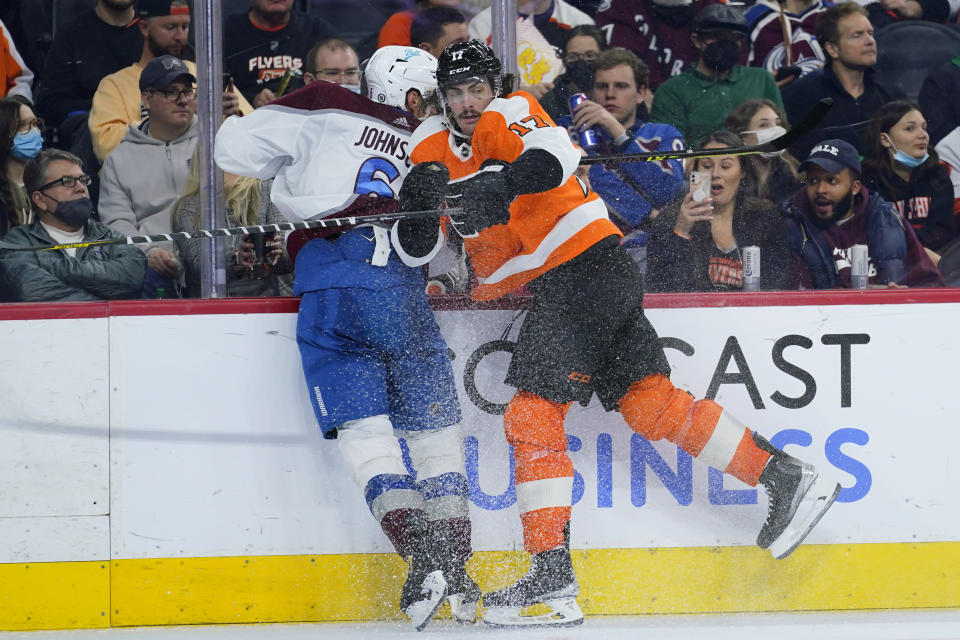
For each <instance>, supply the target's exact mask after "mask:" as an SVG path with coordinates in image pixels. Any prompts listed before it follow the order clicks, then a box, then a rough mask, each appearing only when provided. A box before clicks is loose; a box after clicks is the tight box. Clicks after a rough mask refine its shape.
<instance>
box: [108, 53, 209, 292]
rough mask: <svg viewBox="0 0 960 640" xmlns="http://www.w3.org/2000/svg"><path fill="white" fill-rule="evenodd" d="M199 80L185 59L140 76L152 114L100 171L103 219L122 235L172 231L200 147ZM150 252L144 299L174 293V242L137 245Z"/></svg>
mask: <svg viewBox="0 0 960 640" xmlns="http://www.w3.org/2000/svg"><path fill="white" fill-rule="evenodd" d="M196 80H197V79H196V78H195V77H194V76H193V75H192V74H191V73H190V71H189V70H188V69H187V66H186V65H185V64H184V63H183V61H182V60H180V59H179V58H176V57H174V56H170V55H164V56H160V57H159V58H154V59H153V60H151V61H150V62H149V63H147V65H146V67H144V69H143V73H142V74H140V92H141V99H142V100H143V105H144V107H145V108H146V110H147V114H148V117H147V119H145V120H144V121H143V123H141V124H140V125H138V126H135V125H130V127H129V128H128V129H127V135H126V136H125V137H124V138H123V141H122V142H121V143H120V146H119V147H117V148H116V149H115V150H114V151H113V153H111V154H110V155H109V156H108V157H107V160H106V162H104V164H103V169H102V170H101V172H100V180H101V182H100V220H101V221H103V223H104V224H107V225H109V226H110V227H111V228H112V229H114V230H115V231H118V232H120V233H122V234H123V235H127V236H133V235H149V234H156V233H170V231H171V228H172V227H171V221H170V214H171V212H172V210H173V206H174V204H176V202H177V199H178V198H179V197H180V195H181V194H182V193H183V191H184V187H185V186H186V183H187V178H188V177H189V175H190V160H191V158H192V156H193V151H194V148H195V147H196V146H197V137H198V130H197V122H196V105H197V103H196V95H197V94H196V89H194V83H195V82H196ZM138 246H139V247H141V249H142V250H143V251H144V253H145V254H146V256H147V267H148V268H147V278H146V286H145V287H144V295H145V297H150V298H152V297H156V289H157V288H160V287H163V288H164V289H166V291H167V292H168V293H172V291H173V288H174V286H173V282H174V280H177V279H178V278H179V275H180V271H181V266H180V262H179V261H178V260H177V258H176V257H175V256H174V254H173V247H172V246H171V243H169V242H161V243H156V244H142V245H138Z"/></svg>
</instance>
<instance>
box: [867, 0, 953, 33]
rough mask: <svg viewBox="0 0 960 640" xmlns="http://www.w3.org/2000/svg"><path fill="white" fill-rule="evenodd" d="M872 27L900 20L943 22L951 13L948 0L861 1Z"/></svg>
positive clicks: (879, 27) (875, 27) (882, 26)
mask: <svg viewBox="0 0 960 640" xmlns="http://www.w3.org/2000/svg"><path fill="white" fill-rule="evenodd" d="M862 4H863V5H864V7H865V8H866V10H867V13H868V15H869V16H870V23H871V24H873V28H874V29H876V30H878V31H879V30H880V29H882V28H884V27H886V26H887V25H890V24H893V23H895V22H899V21H901V20H929V21H930V22H944V21H946V19H947V18H948V17H950V13H951V4H952V3H951V1H950V0H873V1H872V2H863V3H862Z"/></svg>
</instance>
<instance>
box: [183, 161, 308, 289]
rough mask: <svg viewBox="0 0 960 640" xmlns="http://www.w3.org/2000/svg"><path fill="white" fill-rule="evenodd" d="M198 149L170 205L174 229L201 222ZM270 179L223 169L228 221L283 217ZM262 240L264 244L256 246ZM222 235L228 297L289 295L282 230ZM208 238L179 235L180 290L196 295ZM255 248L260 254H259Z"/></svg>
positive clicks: (197, 225)
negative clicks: (272, 197)
mask: <svg viewBox="0 0 960 640" xmlns="http://www.w3.org/2000/svg"><path fill="white" fill-rule="evenodd" d="M198 165H199V161H198V160H197V154H196V153H194V156H193V162H192V163H191V168H192V171H191V175H190V179H189V180H188V182H187V186H186V188H185V189H184V194H183V196H181V198H180V200H178V201H177V204H176V205H175V206H174V209H173V230H174V232H180V231H197V230H198V229H201V228H202V225H201V224H200V175H199V170H198V169H197V166H198ZM271 183H272V181H263V180H259V179H257V178H247V177H243V176H238V175H236V174H232V173H226V172H224V174H223V194H222V197H223V198H224V205H225V206H224V208H225V214H226V220H227V226H228V227H249V226H255V225H261V224H276V223H280V222H286V220H284V218H283V216H282V215H281V214H280V212H279V211H277V208H276V207H275V206H274V205H273V203H272V202H270V185H271ZM257 236H261V237H263V238H264V240H263V241H262V246H263V250H262V252H261V251H257V245H258V244H261V242H260V238H258V237H257ZM223 240H224V244H225V247H224V252H225V253H226V259H227V260H226V262H227V295H228V296H231V297H256V296H283V295H292V283H293V275H292V274H293V264H292V262H291V261H290V256H289V255H287V252H286V250H285V249H284V247H283V239H282V236H280V235H272V234H253V233H252V234H244V235H239V236H229V237H226V238H224V239H223ZM201 242H210V240H209V239H206V238H199V239H198V238H190V239H187V240H177V241H176V244H177V252H178V253H179V254H180V261H181V262H182V263H183V265H184V275H183V281H182V282H181V285H182V295H183V297H185V298H198V297H200V243H201ZM258 254H259V255H258Z"/></svg>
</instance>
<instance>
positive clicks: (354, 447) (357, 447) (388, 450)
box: [337, 414, 409, 489]
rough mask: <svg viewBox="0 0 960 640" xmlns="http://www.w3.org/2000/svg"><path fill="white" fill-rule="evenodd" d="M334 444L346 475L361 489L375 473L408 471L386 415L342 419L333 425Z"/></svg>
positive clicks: (406, 472) (403, 472)
mask: <svg viewBox="0 0 960 640" xmlns="http://www.w3.org/2000/svg"><path fill="white" fill-rule="evenodd" d="M337 447H338V448H339V449H340V455H341V456H343V460H344V462H345V463H346V465H347V470H348V471H349V472H350V477H351V478H353V481H354V483H356V485H357V486H358V487H360V488H362V489H366V487H367V484H368V483H369V482H370V480H372V479H373V478H374V477H376V476H380V475H404V476H405V475H409V473H408V471H407V468H406V467H405V466H404V464H403V453H402V452H401V451H400V442H399V441H398V440H397V438H396V436H394V435H393V425H392V424H391V423H390V418H389V417H387V416H386V415H382V414H381V415H377V416H371V417H369V418H360V419H359V420H349V421H347V422H344V423H343V424H341V425H340V426H339V427H338V428H337Z"/></svg>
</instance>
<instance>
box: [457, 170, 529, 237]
mask: <svg viewBox="0 0 960 640" xmlns="http://www.w3.org/2000/svg"><path fill="white" fill-rule="evenodd" d="M509 167H510V165H509V164H506V163H502V162H499V161H496V160H487V161H486V162H484V163H483V164H482V165H481V166H480V171H478V172H477V173H476V174H474V175H473V176H471V177H469V178H467V179H465V180H462V181H460V182H457V183H455V185H451V186H452V187H453V189H454V190H455V191H458V192H459V197H457V198H456V199H455V200H452V203H453V204H455V205H456V206H458V207H460V208H461V209H463V214H462V215H460V216H457V217H455V219H454V225H455V226H456V229H457V232H458V233H459V234H460V235H461V236H464V237H468V236H472V235H475V234H477V233H479V232H480V231H483V230H484V229H486V228H487V227H492V226H494V225H497V224H506V223H507V221H508V220H510V203H511V202H513V199H514V198H515V197H516V195H515V194H514V193H512V192H511V191H510V188H509V186H508V185H507V170H508V169H509Z"/></svg>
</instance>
